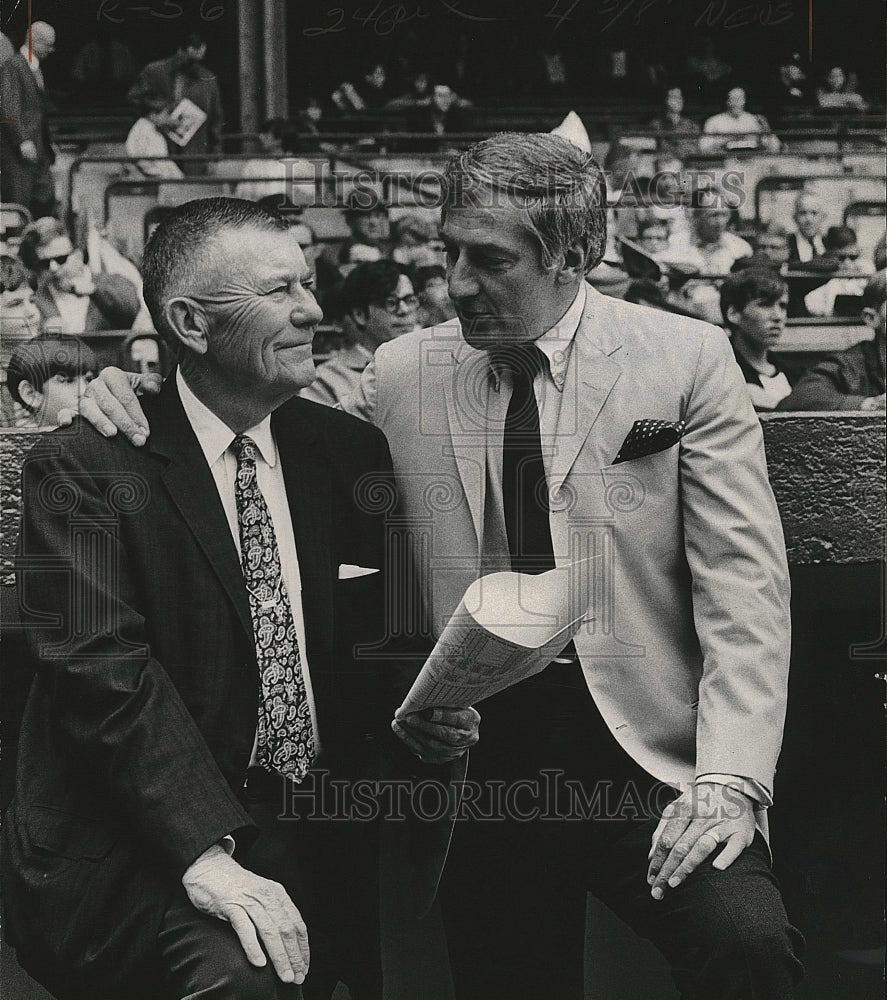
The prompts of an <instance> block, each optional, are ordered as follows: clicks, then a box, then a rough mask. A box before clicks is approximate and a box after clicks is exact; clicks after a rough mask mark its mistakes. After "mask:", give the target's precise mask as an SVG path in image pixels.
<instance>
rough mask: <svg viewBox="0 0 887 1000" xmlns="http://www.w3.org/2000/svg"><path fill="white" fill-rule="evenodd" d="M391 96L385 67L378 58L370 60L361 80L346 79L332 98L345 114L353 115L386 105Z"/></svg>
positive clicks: (333, 93)
mask: <svg viewBox="0 0 887 1000" xmlns="http://www.w3.org/2000/svg"><path fill="white" fill-rule="evenodd" d="M390 96H391V95H390V94H389V92H388V74H387V73H386V72H385V67H384V66H383V65H382V63H380V62H379V61H378V60H370V62H368V63H367V64H366V65H365V72H364V73H363V75H362V76H361V78H360V79H359V80H357V81H356V82H355V83H351V82H350V81H348V80H344V81H343V82H342V83H340V84H339V86H338V87H336V89H335V90H334V91H333V92H332V94H331V95H330V98H331V100H332V102H333V104H334V105H335V106H336V107H337V108H338V109H339V111H341V112H342V113H343V114H346V115H353V114H355V113H358V114H359V113H360V112H361V111H374V110H376V109H378V108H382V107H384V106H385V104H386V103H387V102H388V100H389V98H390Z"/></svg>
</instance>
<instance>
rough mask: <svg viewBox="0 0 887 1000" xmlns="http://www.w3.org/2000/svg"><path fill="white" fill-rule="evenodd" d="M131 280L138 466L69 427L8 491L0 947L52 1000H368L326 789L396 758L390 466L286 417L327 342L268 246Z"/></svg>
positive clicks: (194, 238) (204, 255)
mask: <svg viewBox="0 0 887 1000" xmlns="http://www.w3.org/2000/svg"><path fill="white" fill-rule="evenodd" d="M143 271H144V279H145V295H146V300H147V302H148V305H149V308H150V310H151V313H152V318H153V319H154V322H155V324H156V325H157V327H158V329H159V330H160V331H161V332H162V333H163V335H164V336H165V337H166V338H167V339H168V340H169V341H170V343H171V344H173V345H174V346H175V348H176V350H177V353H178V359H179V366H178V369H177V371H176V373H175V375H174V376H173V377H171V378H170V379H169V380H168V381H167V383H166V385H165V387H164V389H163V392H162V393H161V394H160V396H158V397H157V398H156V399H154V400H152V403H151V405H150V406H149V408H148V409H149V414H148V415H149V419H150V420H151V425H152V428H153V434H152V437H151V444H150V446H149V447H148V448H145V449H139V450H137V449H133V448H130V447H129V446H128V445H127V444H126V442H125V441H124V440H123V439H122V438H118V439H110V440H108V439H105V438H103V437H101V435H99V434H97V433H95V432H93V431H92V430H91V429H90V428H88V427H86V426H84V425H75V426H74V427H73V428H71V429H69V430H65V431H61V432H60V433H58V434H53V435H51V436H48V437H47V438H46V439H45V440H44V441H43V442H41V443H40V444H39V445H38V446H37V448H36V449H35V451H34V452H32V454H31V456H30V457H29V459H28V460H27V463H26V467H25V471H24V497H25V510H24V520H23V527H22V538H21V557H20V564H19V569H20V575H19V588H20V593H21V600H22V606H23V614H24V615H25V617H26V619H27V620H28V622H29V624H30V629H29V631H28V636H29V642H30V650H31V653H32V654H33V658H34V661H35V665H36V668H37V676H36V679H35V682H34V686H33V689H32V692H31V695H30V699H29V702H28V706H27V709H26V713H25V718H24V722H23V726H22V732H21V743H20V758H19V770H18V775H17V782H16V792H15V798H14V800H13V803H12V805H11V807H10V810H9V812H8V815H7V817H6V821H5V822H4V824H3V837H4V841H5V844H4V854H3V895H4V902H5V905H6V911H7V912H6V924H7V935H8V937H9V938H10V939H11V941H12V943H13V944H14V945H15V947H16V949H17V951H18V955H19V959H20V961H21V963H22V964H23V965H24V967H25V968H26V969H27V970H28V971H29V972H30V973H31V974H32V975H33V976H35V977H36V978H38V979H39V980H40V981H42V982H43V983H44V984H46V985H47V986H48V988H49V989H50V990H51V991H52V992H53V993H54V994H55V995H56V996H57V997H59V998H85V997H89V998H94V997H102V998H109V997H120V998H126V1000H133V998H136V997H145V998H151V1000H158V998H166V997H168V998H181V997H184V996H198V995H199V996H201V997H212V998H216V997H218V998H222V997H224V998H232V1000H234V998H236V1000H246V998H254V997H255V998H259V997H261V998H263V1000H268V998H273V997H290V996H292V997H295V996H297V995H298V993H297V989H296V985H297V984H301V983H303V981H304V985H303V990H304V996H305V997H306V998H324V1000H328V998H329V996H330V994H331V992H332V990H333V989H334V988H335V985H336V983H337V982H338V981H339V980H340V979H341V980H343V981H345V982H346V983H347V984H348V985H349V987H350V989H351V993H352V996H353V997H355V998H356V1000H357V998H376V1000H378V998H379V997H380V996H381V959H380V956H379V948H378V912H379V907H378V901H377V894H376V892H375V891H374V888H375V884H374V883H375V880H376V847H375V840H376V829H377V827H376V826H375V825H374V824H372V823H356V822H352V823H346V822H336V820H342V819H343V818H344V817H347V816H348V815H349V812H348V808H349V807H348V801H347V791H346V792H343V794H345V795H346V799H345V802H344V806H343V803H342V801H341V800H340V799H338V798H337V799H336V801H335V802H334V803H332V815H330V812H329V810H328V809H327V805H326V803H325V802H324V801H323V800H322V799H318V795H317V789H318V783H320V788H321V789H323V788H324V787H325V786H324V783H323V778H324V776H325V775H329V776H331V777H333V778H335V779H336V780H338V781H339V782H340V784H339V785H338V786H337V787H339V788H340V789H343V788H344V789H351V791H352V792H354V788H355V786H354V785H353V781H354V780H355V779H360V778H371V777H372V776H373V775H374V774H375V768H376V760H377V758H378V756H379V753H380V751H383V750H384V743H385V741H386V740H387V741H389V742H390V744H391V751H392V752H396V750H397V748H398V747H400V744H399V743H397V742H396V741H395V739H394V737H393V736H392V735H391V734H390V732H389V730H388V729H387V723H388V720H389V719H390V717H391V713H392V711H393V708H394V707H395V706H396V705H397V703H398V699H399V698H400V697H401V696H402V694H403V691H404V689H405V684H406V682H407V681H408V680H409V676H410V674H411V672H412V670H413V669H414V666H413V665H412V664H411V660H410V659H409V653H410V652H412V653H413V654H414V653H415V649H410V648H408V647H410V645H411V644H410V643H406V644H401V646H399V647H398V652H399V653H400V658H399V659H396V660H395V659H393V658H392V652H393V646H392V645H391V642H390V641H389V639H390V635H387V634H385V630H384V626H385V625H387V624H390V623H388V622H386V616H385V614H384V613H383V611H384V608H383V605H384V595H385V593H386V588H390V589H391V592H392V593H397V594H402V590H401V589H400V588H401V586H402V585H403V580H402V578H401V577H399V576H398V577H395V578H392V573H391V572H388V570H390V566H388V567H386V560H385V549H386V544H385V542H386V535H385V530H386V526H385V517H384V512H383V511H384V509H386V504H384V503H379V502H377V500H378V497H379V495H380V493H381V495H382V497H383V499H384V498H385V497H387V496H389V495H390V494H391V492H392V490H391V483H390V474H391V460H390V456H389V452H388V447H387V445H386V443H385V439H384V437H383V435H382V434H381V432H379V431H378V430H376V429H375V428H372V427H370V426H368V425H366V424H364V423H361V422H360V421H358V420H355V419H353V418H352V417H349V416H346V415H345V414H341V413H336V412H334V411H332V410H329V409H327V408H326V407H320V406H317V405H316V404H313V403H310V402H307V401H305V400H300V399H297V398H294V397H295V394H296V393H297V391H298V390H299V389H300V388H301V387H303V386H304V385H306V384H307V383H308V382H310V380H311V379H312V378H313V374H314V364H313V361H312V356H311V341H312V336H313V333H314V329H315V327H316V325H317V324H318V323H319V322H320V320H321V318H322V313H321V311H320V309H319V308H318V306H317V302H316V300H315V298H314V295H313V292H312V282H311V278H310V274H309V271H308V268H307V265H306V264H305V260H304V257H303V256H302V253H301V251H300V250H299V247H298V244H297V242H296V239H295V237H294V236H293V235H292V233H291V231H290V230H289V228H288V227H287V225H286V223H285V222H284V221H283V220H282V219H280V218H279V217H278V216H275V215H272V214H270V213H268V212H267V211H265V210H264V209H261V208H259V207H258V206H255V205H253V204H251V203H248V202H243V201H238V200H234V199H206V200H203V201H198V202H191V203H189V204H187V205H184V206H182V207H181V208H179V209H177V210H176V211H175V212H173V213H172V215H171V216H170V217H169V219H167V220H165V221H164V223H163V224H162V225H161V226H160V227H159V229H158V230H157V232H156V233H155V234H154V236H153V238H152V241H151V242H150V244H149V246H148V247H147V249H146V252H145V259H144V262H143ZM84 615H85V617H84ZM395 631H396V630H395ZM390 632H391V630H390V629H389V633H390ZM358 643H362V644H363V645H364V647H367V646H371V645H373V644H375V645H376V648H377V649H378V650H379V652H378V653H377V655H376V656H375V657H369V658H367V656H366V655H364V656H358V655H356V654H355V652H354V650H355V644H358ZM404 671H406V676H404ZM476 718H477V716H476V713H473V712H470V711H469V712H464V713H460V714H458V715H457V714H454V715H453V716H452V717H450V718H443V719H438V722H440V721H443V722H444V723H445V728H444V729H441V727H440V726H437V725H435V724H433V723H431V722H429V723H428V726H427V732H428V733H429V734H431V735H430V736H429V739H428V745H427V747H426V750H425V753H424V755H423V756H424V757H425V759H426V760H430V761H432V762H434V761H438V762H441V763H444V764H445V763H446V762H447V761H448V760H452V759H456V758H458V757H459V756H460V755H461V754H462V752H463V748H464V746H465V745H466V744H467V743H470V742H472V741H473V739H474V730H476ZM449 721H452V722H453V723H454V726H453V727H446V723H447V722H449ZM417 725H418V723H417ZM420 728H421V727H420ZM441 735H443V736H444V737H445V739H444V742H443V743H441V742H440V740H437V739H435V738H434V737H440V736H441ZM447 739H451V743H447V742H446V740H447ZM401 749H402V748H401ZM341 782H344V785H343V784H341ZM327 787H328V786H327ZM364 805H366V803H364ZM343 809H344V811H343ZM306 925H307V929H306ZM309 934H310V936H311V949H312V952H311V970H310V973H309V972H308V968H309V950H308V935H309ZM306 975H307V979H306ZM414 995H415V996H417V997H418V996H423V997H424V996H426V995H428V994H427V993H426V992H424V991H417V992H416V993H415V994H414Z"/></svg>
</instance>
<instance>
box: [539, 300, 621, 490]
mask: <svg viewBox="0 0 887 1000" xmlns="http://www.w3.org/2000/svg"><path fill="white" fill-rule="evenodd" d="M608 313H609V309H608V308H607V305H606V302H605V300H604V298H603V296H601V295H599V294H598V293H596V292H594V291H593V290H592V289H589V290H588V300H587V302H586V305H585V311H584V313H583V315H582V321H581V322H580V324H579V329H578V330H577V331H576V337H575V339H574V341H573V350H572V351H571V352H570V361H569V366H568V369H567V377H566V381H565V383H564V392H563V397H562V399H561V408H560V419H559V421H558V429H557V452H556V454H555V455H554V456H553V458H552V463H551V483H550V489H551V492H552V493H556V492H557V491H558V490H560V488H561V486H563V484H564V480H565V479H566V478H567V476H568V474H569V472H570V469H572V467H573V465H574V463H575V462H576V459H577V457H578V456H579V453H580V451H581V450H582V447H583V445H584V444H585V441H586V439H587V438H588V435H589V433H590V432H591V428H592V427H593V426H594V423H595V421H596V420H597V418H598V415H599V414H600V412H601V409H602V408H603V406H604V403H606V401H607V398H608V397H609V395H610V392H611V390H612V388H613V386H614V385H615V384H616V382H617V380H618V379H619V376H620V375H621V374H622V367H621V365H619V364H617V362H616V361H614V360H613V357H612V355H613V354H615V353H616V351H618V349H619V346H620V343H621V341H620V338H619V334H620V333H621V331H620V330H619V329H618V327H617V326H614V324H613V320H612V318H611V317H610V316H608ZM574 415H575V417H574Z"/></svg>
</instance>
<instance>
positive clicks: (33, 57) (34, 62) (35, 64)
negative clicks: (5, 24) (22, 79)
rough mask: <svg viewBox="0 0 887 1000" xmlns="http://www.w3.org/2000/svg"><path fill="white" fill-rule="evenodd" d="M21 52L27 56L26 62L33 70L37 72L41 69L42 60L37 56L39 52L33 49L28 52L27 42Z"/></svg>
mask: <svg viewBox="0 0 887 1000" xmlns="http://www.w3.org/2000/svg"><path fill="white" fill-rule="evenodd" d="M19 52H21V54H22V55H23V56H24V57H25V62H26V63H27V64H28V65H29V66H30V67H31V72H32V73H36V72H37V70H39V69H40V60H39V59H38V58H37V53H36V52H34V50H33V49H31V52H30V54H29V53H28V46H27V44H25V45H23V46H22V47H21V48H20V49H19Z"/></svg>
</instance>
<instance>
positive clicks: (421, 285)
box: [413, 264, 456, 328]
mask: <svg viewBox="0 0 887 1000" xmlns="http://www.w3.org/2000/svg"><path fill="white" fill-rule="evenodd" d="M413 285H414V287H415V289H416V293H417V294H418V296H419V326H420V327H423V328H424V327H426V326H437V325H438V323H446V322H447V321H449V320H451V319H453V318H454V317H455V315H456V308H455V306H454V305H453V301H452V299H451V298H450V293H449V291H448V289H447V271H446V268H445V267H444V266H443V265H442V264H430V265H428V266H427V267H418V268H416V270H415V276H414V278H413Z"/></svg>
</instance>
